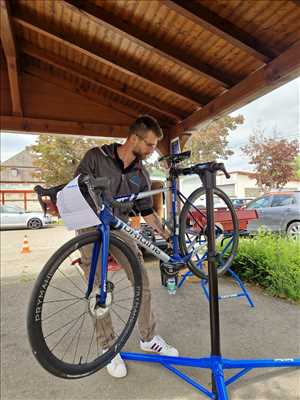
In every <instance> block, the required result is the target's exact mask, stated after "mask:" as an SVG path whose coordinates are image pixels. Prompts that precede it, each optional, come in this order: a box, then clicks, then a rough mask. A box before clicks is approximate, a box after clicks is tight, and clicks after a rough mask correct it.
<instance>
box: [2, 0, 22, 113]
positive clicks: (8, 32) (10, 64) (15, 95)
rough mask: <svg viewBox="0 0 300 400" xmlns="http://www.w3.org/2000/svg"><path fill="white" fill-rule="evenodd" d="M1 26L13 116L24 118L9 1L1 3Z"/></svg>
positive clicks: (3, 0) (5, 0)
mask: <svg viewBox="0 0 300 400" xmlns="http://www.w3.org/2000/svg"><path fill="white" fill-rule="evenodd" d="M0 7H1V8H0V11H1V12H0V14H1V19H0V25H1V41H2V45H3V49H4V53H5V57H6V62H7V71H8V79H9V85H10V93H11V101H12V113H13V115H17V116H22V115H23V110H22V100H21V90H20V81H19V75H18V62H17V50H16V44H15V39H14V33H13V26H12V21H11V16H10V10H9V4H8V2H7V0H1V1H0Z"/></svg>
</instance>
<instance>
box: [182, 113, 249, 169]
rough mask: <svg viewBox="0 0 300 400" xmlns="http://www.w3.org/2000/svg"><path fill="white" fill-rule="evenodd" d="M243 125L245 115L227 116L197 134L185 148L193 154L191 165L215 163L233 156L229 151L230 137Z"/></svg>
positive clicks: (190, 160)
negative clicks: (231, 133)
mask: <svg viewBox="0 0 300 400" xmlns="http://www.w3.org/2000/svg"><path fill="white" fill-rule="evenodd" d="M243 123H244V117H243V115H238V116H236V117H230V116H229V115H227V116H226V117H223V118H220V119H219V120H217V121H213V122H212V123H210V124H209V125H208V126H207V127H206V128H205V129H201V130H199V132H195V133H194V134H193V135H192V136H191V138H190V139H189V140H188V142H187V143H186V146H185V150H191V152H192V154H191V158H190V159H189V163H199V162H207V161H213V160H216V159H218V158H221V159H224V160H227V159H228V157H229V156H231V155H232V154H233V151H232V150H230V149H228V135H229V133H230V131H233V130H235V129H236V128H237V127H238V125H241V124H243Z"/></svg>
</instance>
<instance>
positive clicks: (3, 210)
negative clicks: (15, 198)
mask: <svg viewBox="0 0 300 400" xmlns="http://www.w3.org/2000/svg"><path fill="white" fill-rule="evenodd" d="M20 212H23V210H22V209H21V208H19V207H17V206H5V205H4V206H1V213H8V214H19V213H20Z"/></svg>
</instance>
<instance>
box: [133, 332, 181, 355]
mask: <svg viewBox="0 0 300 400" xmlns="http://www.w3.org/2000/svg"><path fill="white" fill-rule="evenodd" d="M140 346H141V350H143V351H147V352H150V353H159V354H160V355H162V356H171V357H178V354H179V353H178V350H177V349H175V347H172V346H170V345H169V344H168V343H166V342H165V341H164V339H163V338H162V337H160V336H158V335H156V336H154V338H153V339H152V340H150V342H144V341H142V340H141V341H140Z"/></svg>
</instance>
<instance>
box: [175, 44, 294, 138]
mask: <svg viewBox="0 0 300 400" xmlns="http://www.w3.org/2000/svg"><path fill="white" fill-rule="evenodd" d="M299 54H300V41H298V42H297V43H296V44H295V45H293V46H291V47H290V48H289V49H288V50H286V51H285V52H284V53H282V54H281V55H280V56H278V57H277V58H276V59H275V60H273V61H271V62H270V63H269V64H268V65H266V66H264V67H263V68H260V69H259V70H257V71H256V72H254V73H253V74H251V75H249V76H248V77H247V78H245V79H244V80H243V81H242V82H240V83H238V84H237V85H236V86H234V87H233V88H231V89H230V90H228V91H227V92H226V93H224V94H223V95H221V96H219V97H217V98H215V99H214V100H212V101H211V102H210V103H209V104H207V106H205V107H203V108H202V109H201V110H199V111H195V112H194V113H193V114H191V115H190V116H189V117H188V118H186V119H185V120H183V121H182V122H180V123H179V124H178V125H177V126H175V127H173V128H171V129H170V131H169V134H170V138H171V139H172V138H174V137H176V136H180V135H181V134H183V133H185V132H189V131H191V130H194V129H199V128H200V127H201V126H203V125H204V124H205V123H207V122H209V121H211V120H213V119H217V118H220V117H222V116H223V115H226V114H228V113H230V112H232V111H235V110H236V109H238V108H240V107H242V106H244V105H246V104H248V103H250V102H251V101H253V100H255V99H256V98H257V97H259V96H263V95H264V94H266V93H268V92H270V91H271V90H273V89H276V88H277V87H279V86H281V85H283V84H285V83H287V82H288V81H290V80H292V79H295V78H297V77H298V76H299V75H300V57H299Z"/></svg>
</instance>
